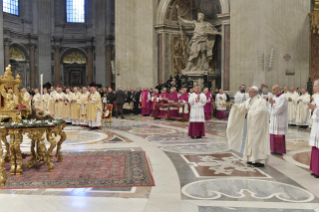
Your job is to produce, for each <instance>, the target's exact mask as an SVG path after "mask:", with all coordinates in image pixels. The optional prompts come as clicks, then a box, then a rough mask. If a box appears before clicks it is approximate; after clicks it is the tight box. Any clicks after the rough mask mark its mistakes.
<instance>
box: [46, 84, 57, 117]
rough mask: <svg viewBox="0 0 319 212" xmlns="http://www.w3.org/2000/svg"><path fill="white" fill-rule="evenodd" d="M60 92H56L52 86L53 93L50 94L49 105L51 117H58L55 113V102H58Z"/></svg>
mask: <svg viewBox="0 0 319 212" xmlns="http://www.w3.org/2000/svg"><path fill="white" fill-rule="evenodd" d="M57 94H58V92H56V90H55V88H54V86H51V93H50V100H49V105H48V111H49V113H50V114H51V115H53V116H54V117H56V113H55V101H56V95H57Z"/></svg>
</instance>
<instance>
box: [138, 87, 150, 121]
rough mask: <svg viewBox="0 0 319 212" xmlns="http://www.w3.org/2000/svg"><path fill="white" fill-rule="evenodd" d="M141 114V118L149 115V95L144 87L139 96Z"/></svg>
mask: <svg viewBox="0 0 319 212" xmlns="http://www.w3.org/2000/svg"><path fill="white" fill-rule="evenodd" d="M140 105H141V108H142V110H141V114H142V116H148V115H150V113H151V93H150V91H149V90H148V89H146V88H145V87H144V88H143V91H142V93H141V96H140Z"/></svg>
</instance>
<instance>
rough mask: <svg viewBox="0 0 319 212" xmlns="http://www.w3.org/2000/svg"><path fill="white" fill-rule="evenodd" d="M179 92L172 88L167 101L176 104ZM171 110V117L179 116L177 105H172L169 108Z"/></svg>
mask: <svg viewBox="0 0 319 212" xmlns="http://www.w3.org/2000/svg"><path fill="white" fill-rule="evenodd" d="M177 95H178V93H177V92H176V90H175V88H171V92H170V94H169V95H168V98H167V101H168V103H170V104H176V103H177V101H178V97H177ZM169 110H170V111H169V112H170V114H169V115H170V117H178V108H177V107H171V108H170V109H169Z"/></svg>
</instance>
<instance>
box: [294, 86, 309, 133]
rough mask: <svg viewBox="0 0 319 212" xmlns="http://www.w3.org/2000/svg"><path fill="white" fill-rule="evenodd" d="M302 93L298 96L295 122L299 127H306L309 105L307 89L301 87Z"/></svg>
mask: <svg viewBox="0 0 319 212" xmlns="http://www.w3.org/2000/svg"><path fill="white" fill-rule="evenodd" d="M301 93H302V95H301V96H299V98H298V101H297V102H298V106H297V116H296V124H297V126H299V127H301V128H307V127H308V125H309V107H308V103H310V95H309V94H308V93H307V90H306V89H305V88H303V89H302V90H301Z"/></svg>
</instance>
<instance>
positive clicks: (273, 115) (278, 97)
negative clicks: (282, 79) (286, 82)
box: [269, 85, 288, 154]
mask: <svg viewBox="0 0 319 212" xmlns="http://www.w3.org/2000/svg"><path fill="white" fill-rule="evenodd" d="M272 93H273V94H274V95H275V96H274V97H273V98H271V99H269V113H270V123H269V133H270V150H271V152H272V153H274V154H286V137H285V136H286V134H287V133H288V100H287V99H286V97H285V96H284V95H283V94H282V93H281V91H280V87H279V86H278V85H274V86H273V87H272Z"/></svg>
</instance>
